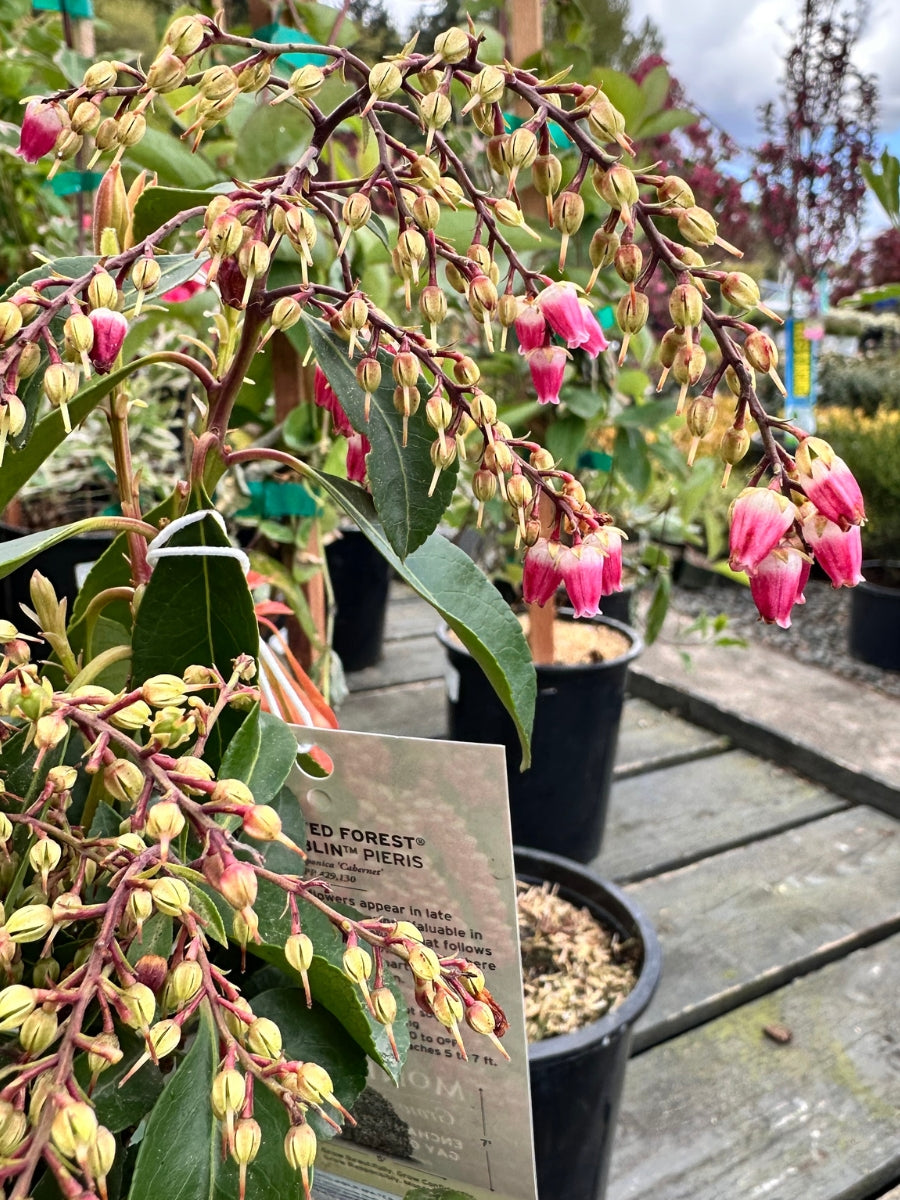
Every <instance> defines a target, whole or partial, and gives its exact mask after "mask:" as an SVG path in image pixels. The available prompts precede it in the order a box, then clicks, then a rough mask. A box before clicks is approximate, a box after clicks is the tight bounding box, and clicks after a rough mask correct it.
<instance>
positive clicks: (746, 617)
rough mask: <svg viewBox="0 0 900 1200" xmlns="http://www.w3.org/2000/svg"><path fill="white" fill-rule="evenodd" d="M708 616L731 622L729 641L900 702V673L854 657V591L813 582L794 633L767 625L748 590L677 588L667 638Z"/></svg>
mask: <svg viewBox="0 0 900 1200" xmlns="http://www.w3.org/2000/svg"><path fill="white" fill-rule="evenodd" d="M703 613H706V614H707V615H708V616H710V617H714V616H716V615H718V614H719V613H724V614H725V615H726V616H727V617H728V627H727V630H726V636H729V637H739V638H743V639H745V640H747V641H756V642H761V643H762V644H764V645H766V646H769V647H771V648H773V649H778V650H781V651H782V652H783V653H785V654H789V655H791V656H792V657H794V658H796V659H797V660H798V661H799V662H802V663H807V664H812V665H815V666H818V667H824V668H825V669H826V670H829V671H833V672H834V674H835V675H839V676H841V677H842V678H844V679H852V680H855V681H856V682H858V683H865V684H868V685H869V686H870V687H872V688H875V689H876V690H877V691H879V692H883V693H884V694H885V695H886V696H895V697H897V698H898V699H900V671H883V670H881V669H880V668H878V667H872V666H869V665H868V664H867V663H863V662H859V661H858V660H857V659H855V658H852V657H851V656H850V653H849V651H848V650H847V628H848V623H849V619H850V592H849V590H848V589H847V588H838V589H835V588H832V587H831V585H830V584H828V583H822V582H818V581H816V580H811V581H810V582H809V584H808V585H807V587H806V604H805V605H802V606H800V607H796V608H795V609H794V612H793V621H792V624H791V627H790V629H780V628H779V627H778V626H777V625H766V624H764V623H763V622H762V621H760V620H759V619H758V616H757V612H756V609H755V607H754V605H753V601H752V599H751V597H750V592H749V590H748V589H747V588H743V587H740V586H739V585H737V584H730V583H718V582H717V583H714V584H712V585H710V586H708V587H704V588H701V589H696V590H695V589H687V588H684V587H677V586H676V587H674V588H673V589H672V601H671V608H670V613H669V616H668V618H667V621H666V626H665V628H664V629H663V634H662V636H663V638H669V637H672V636H673V634H674V630H675V629H677V627H678V626H677V620H678V617H679V616H680V617H682V618H689V619H693V618H696V617H698V616H700V615H701V614H703Z"/></svg>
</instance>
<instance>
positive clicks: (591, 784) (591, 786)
mask: <svg viewBox="0 0 900 1200" xmlns="http://www.w3.org/2000/svg"><path fill="white" fill-rule="evenodd" d="M560 615H561V616H563V617H564V616H565V614H564V613H563V614H560ZM595 621H596V622H597V623H599V624H603V625H606V626H608V627H609V628H610V629H615V630H617V631H618V632H619V633H621V634H623V635H624V636H625V637H626V638H627V639H628V640H629V642H630V643H631V644H630V647H629V649H628V651H627V652H626V653H625V654H623V655H621V656H620V657H619V658H614V659H608V660H606V661H604V662H597V663H585V664H578V665H572V666H565V665H563V666H556V665H552V666H550V665H545V664H541V665H539V666H538V667H537V668H536V670H537V703H536V705H535V714H534V731H533V734H532V742H531V749H532V764H531V766H530V767H529V768H528V770H527V771H524V772H523V771H520V769H519V767H520V762H521V749H520V747H519V739H518V735H517V734H516V730H515V726H514V725H513V722H512V719H511V718H510V716H509V714H508V713H507V711H506V709H505V708H504V707H503V705H502V704H501V703H500V700H499V699H498V698H497V695H496V693H495V692H494V689H493V688H492V687H491V685H490V683H488V681H487V679H486V677H485V675H484V673H483V672H482V670H481V667H479V665H478V663H477V662H476V661H475V660H474V659H473V658H472V656H471V655H470V654H469V653H468V651H467V650H466V649H465V648H464V647H463V646H461V645H460V644H459V642H457V641H455V639H454V638H452V637H451V636H450V634H449V633H448V631H447V630H446V628H444V629H441V630H439V632H438V637H439V638H440V640H441V642H442V643H443V646H444V649H445V650H446V652H447V655H448V657H449V659H450V672H449V676H448V681H447V684H448V698H449V700H448V704H449V718H450V720H449V736H450V738H451V739H452V740H453V741H458V742H482V743H491V744H498V745H501V746H503V747H504V749H505V751H506V776H507V784H508V787H509V805H510V816H511V821H512V834H513V841H514V842H515V843H516V844H517V845H522V846H534V847H536V848H537V849H539V850H545V851H548V852H549V853H550V854H561V855H563V856H565V857H566V858H572V859H575V860H576V861H577V862H590V861H591V859H593V858H595V857H596V855H597V853H598V851H599V849H600V843H601V841H602V840H603V829H604V825H605V823H606V810H607V806H608V803H609V791H610V785H611V783H612V770H613V762H614V759H615V754H616V743H617V741H618V737H619V723H620V721H621V718H622V706H623V704H624V701H625V681H626V678H627V675H628V667H629V664H630V663H631V662H632V661H633V660H634V659H635V658H636V657H637V656H638V654H640V652H641V650H642V649H643V646H644V643H643V640H642V639H641V636H640V634H639V633H638V632H637V630H636V629H632V628H631V626H629V625H625V624H623V623H622V622H621V621H614V620H612V619H611V618H608V617H605V616H603V617H597V618H595Z"/></svg>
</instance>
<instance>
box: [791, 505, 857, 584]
mask: <svg viewBox="0 0 900 1200" xmlns="http://www.w3.org/2000/svg"><path fill="white" fill-rule="evenodd" d="M800 515H801V524H800V528H801V530H802V531H803V540H804V541H805V542H806V544H807V546H809V548H810V550H812V552H813V554H814V555H815V556H816V562H817V563H818V564H819V566H820V567H821V568H822V570H823V571H824V572H825V574H826V575H827V576H828V578H829V579H830V580H831V585H832V587H836V588H839V587H856V585H857V584H858V583H862V582H863V576H862V570H861V568H862V536H861V534H860V531H859V526H858V525H851V526H850V528H849V529H841V527H840V525H837V524H835V522H834V521H829V520H828V518H827V517H824V516H822V514H821V513H820V512H817V511H816V509H815V508H814V506H813V505H812V504H804V505H803V508H802V509H801V510H800Z"/></svg>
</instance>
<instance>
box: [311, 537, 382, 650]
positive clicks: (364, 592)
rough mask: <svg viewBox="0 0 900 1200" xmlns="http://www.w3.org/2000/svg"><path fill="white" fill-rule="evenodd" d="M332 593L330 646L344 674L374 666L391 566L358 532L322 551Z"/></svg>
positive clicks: (380, 647) (340, 539)
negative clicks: (331, 634) (332, 628)
mask: <svg viewBox="0 0 900 1200" xmlns="http://www.w3.org/2000/svg"><path fill="white" fill-rule="evenodd" d="M325 559H326V562H327V564H328V574H329V576H330V577H331V587H332V590H333V592H334V604H335V617H334V634H333V637H332V646H333V648H334V651H335V653H336V654H337V655H338V657H339V658H340V660H341V662H342V663H343V665H344V670H345V671H361V670H363V668H364V667H371V666H374V665H375V663H377V662H378V660H379V659H380V658H381V655H382V653H383V650H384V623H385V618H386V616H387V600H388V585H389V583H390V566H389V565H388V562H387V560H386V559H385V558H383V557H382V555H381V554H379V553H378V551H377V550H376V549H375V547H374V546H373V545H372V543H371V542H370V541H369V539H368V538H367V537H366V535H365V534H364V533H361V532H360V531H359V530H358V529H345V530H342V531H341V536H340V537H339V538H337V539H336V540H335V541H333V542H329V544H328V545H327V546H326V548H325Z"/></svg>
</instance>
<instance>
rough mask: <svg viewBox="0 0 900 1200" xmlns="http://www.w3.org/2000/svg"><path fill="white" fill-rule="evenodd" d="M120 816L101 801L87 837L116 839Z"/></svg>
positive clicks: (120, 821) (120, 820)
mask: <svg viewBox="0 0 900 1200" xmlns="http://www.w3.org/2000/svg"><path fill="white" fill-rule="evenodd" d="M121 824H122V816H121V814H120V813H117V812H116V810H115V809H114V808H111V807H110V806H109V805H108V804H105V803H104V802H103V801H101V802H100V803H99V804H98V805H97V808H96V810H95V812H94V816H93V819H92V821H91V827H90V829H89V830H88V836H89V837H92V838H94V837H118V835H119V827H120V826H121Z"/></svg>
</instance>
